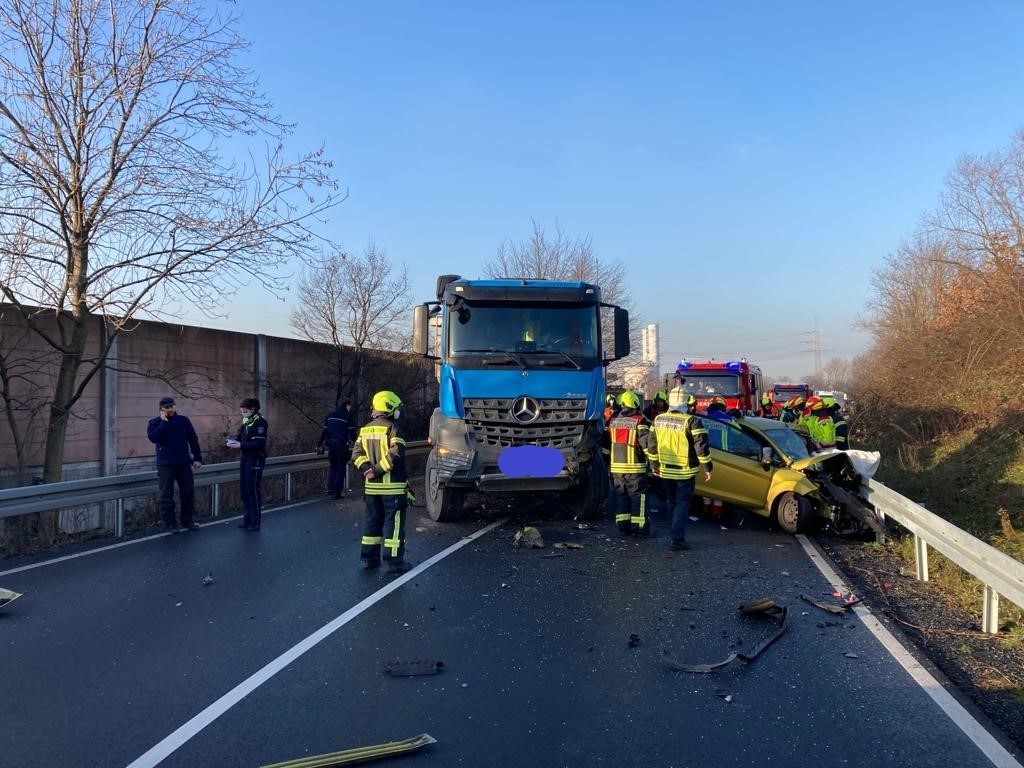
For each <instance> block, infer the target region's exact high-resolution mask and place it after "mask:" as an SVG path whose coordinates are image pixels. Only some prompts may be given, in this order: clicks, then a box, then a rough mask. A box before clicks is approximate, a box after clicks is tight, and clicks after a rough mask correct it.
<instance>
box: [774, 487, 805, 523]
mask: <svg viewBox="0 0 1024 768" xmlns="http://www.w3.org/2000/svg"><path fill="white" fill-rule="evenodd" d="M813 520H814V505H812V504H811V502H810V499H808V498H807V497H806V496H801V495H800V494H799V493H793V492H792V491H786V492H785V493H783V494H781V495H780V496H779V498H778V500H777V501H776V502H775V522H776V523H777V524H778V526H779V528H781V529H782V530H784V531H785V532H786V533H804V532H805V531H807V530H809V529H810V527H811V523H812V522H813Z"/></svg>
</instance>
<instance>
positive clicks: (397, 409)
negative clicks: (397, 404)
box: [394, 408, 402, 419]
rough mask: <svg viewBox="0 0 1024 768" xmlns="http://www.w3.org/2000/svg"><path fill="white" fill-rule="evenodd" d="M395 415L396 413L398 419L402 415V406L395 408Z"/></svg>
mask: <svg viewBox="0 0 1024 768" xmlns="http://www.w3.org/2000/svg"><path fill="white" fill-rule="evenodd" d="M394 415H395V418H396V419H397V418H398V417H399V416H401V415H402V409H401V408H395V414H394Z"/></svg>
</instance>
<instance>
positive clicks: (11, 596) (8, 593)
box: [0, 587, 24, 608]
mask: <svg viewBox="0 0 1024 768" xmlns="http://www.w3.org/2000/svg"><path fill="white" fill-rule="evenodd" d="M23 594H24V593H23V592H14V591H13V590H10V589H4V588H3V587H0V608H3V607H4V606H5V605H7V604H8V603H12V602H14V601H15V600H17V599H18V598H19V597H21V596H22V595H23Z"/></svg>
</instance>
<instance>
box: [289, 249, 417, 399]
mask: <svg viewBox="0 0 1024 768" xmlns="http://www.w3.org/2000/svg"><path fill="white" fill-rule="evenodd" d="M298 302H299V303H298V306H297V307H296V308H295V309H293V310H292V312H291V318H290V319H291V324H292V326H293V327H294V328H295V329H296V330H297V331H298V332H299V333H300V334H301V335H302V336H304V337H305V338H307V339H309V340H310V341H317V342H321V343H324V344H327V345H329V346H330V347H331V348H332V349H333V350H335V351H336V353H337V356H336V359H337V361H338V383H337V387H336V396H337V398H338V399H340V398H341V396H342V394H343V393H344V392H345V391H349V392H353V393H354V395H355V397H354V398H353V399H354V400H355V402H356V403H357V404H358V407H360V408H365V407H366V402H367V392H366V379H367V375H368V374H369V373H370V371H369V368H370V366H371V365H372V360H371V356H370V355H368V354H367V353H368V351H370V350H377V351H383V350H391V351H396V350H400V349H403V348H408V347H409V343H408V341H409V329H408V327H407V326H408V322H407V320H408V317H409V314H410V311H411V301H410V298H409V275H408V271H407V269H406V267H405V265H404V264H403V265H401V266H400V267H398V266H396V265H394V264H392V262H391V260H390V259H389V258H388V256H387V253H386V252H384V251H383V250H381V249H379V248H377V246H376V245H375V244H374V243H373V242H370V244H369V245H368V246H367V247H366V250H365V251H363V253H362V255H360V256H354V255H351V254H347V253H344V252H341V251H337V252H335V253H332V254H330V255H327V256H322V257H320V258H319V259H317V260H316V261H315V262H314V263H312V264H311V265H310V267H309V268H308V269H307V270H306V271H305V272H304V273H303V275H302V276H301V278H300V280H299V287H298ZM346 347H349V348H351V349H352V353H353V354H352V357H353V365H352V367H351V369H350V370H349V371H348V372H347V375H346V373H345V371H344V370H343V368H342V361H343V359H344V358H343V355H342V351H343V349H344V348H346ZM381 359H383V357H381Z"/></svg>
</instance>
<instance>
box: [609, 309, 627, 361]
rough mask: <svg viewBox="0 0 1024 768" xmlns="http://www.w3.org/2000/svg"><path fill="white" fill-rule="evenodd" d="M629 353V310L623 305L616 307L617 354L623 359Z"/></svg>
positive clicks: (617, 358) (617, 357) (615, 357)
mask: <svg viewBox="0 0 1024 768" xmlns="http://www.w3.org/2000/svg"><path fill="white" fill-rule="evenodd" d="M627 355H629V312H628V311H627V310H625V309H623V308H622V307H616V308H615V355H614V357H613V358H612V359H613V360H621V359H622V358H624V357H626V356H627Z"/></svg>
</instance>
